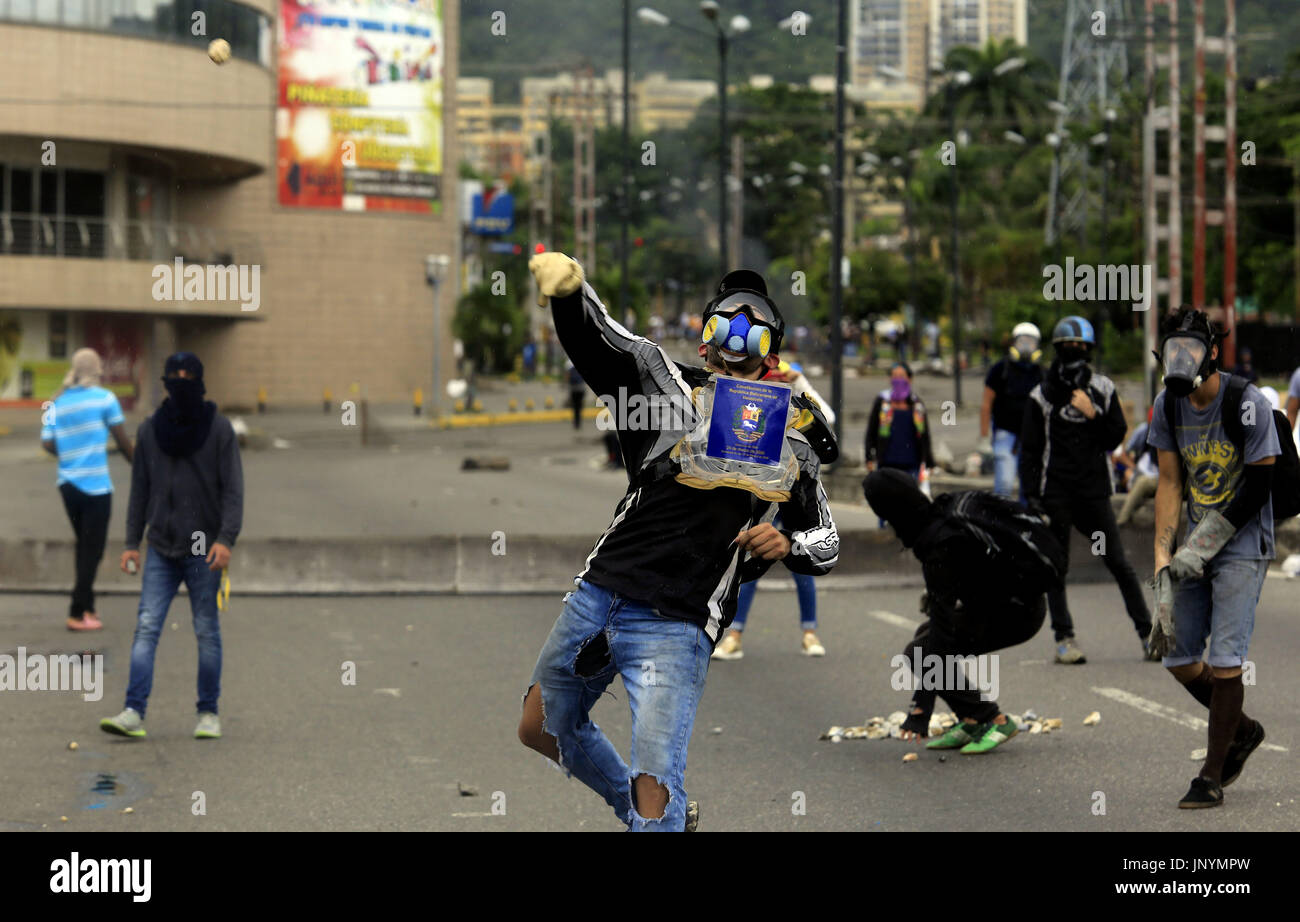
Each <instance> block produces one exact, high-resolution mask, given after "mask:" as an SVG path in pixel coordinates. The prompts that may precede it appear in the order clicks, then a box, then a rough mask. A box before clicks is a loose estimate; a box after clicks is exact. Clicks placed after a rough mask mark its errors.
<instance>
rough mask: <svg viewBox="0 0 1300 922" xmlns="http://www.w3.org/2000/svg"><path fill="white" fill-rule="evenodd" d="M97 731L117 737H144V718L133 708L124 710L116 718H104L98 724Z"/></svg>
mask: <svg viewBox="0 0 1300 922" xmlns="http://www.w3.org/2000/svg"><path fill="white" fill-rule="evenodd" d="M99 729H101V730H103V731H104V732H105V733H116V734H117V735H118V736H134V737H141V736H144V735H145V732H144V718H142V717H141V716H140V714H139V713H138V712H137V711H136V709H135V708H125V709H123V711H122V713H121V714H118V715H117V716H116V717H105V718H104V719H103V720H101V721H100V722H99Z"/></svg>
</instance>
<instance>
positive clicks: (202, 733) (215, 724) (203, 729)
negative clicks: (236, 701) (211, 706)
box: [194, 711, 221, 740]
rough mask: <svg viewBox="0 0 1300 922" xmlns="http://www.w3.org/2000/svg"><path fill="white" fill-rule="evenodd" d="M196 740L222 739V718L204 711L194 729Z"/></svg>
mask: <svg viewBox="0 0 1300 922" xmlns="http://www.w3.org/2000/svg"><path fill="white" fill-rule="evenodd" d="M194 738H195V739H196V740H219V739H221V718H219V717H217V715H216V714H213V713H212V712H211V711H204V712H203V713H202V714H200V715H199V722H198V725H197V726H195V728H194Z"/></svg>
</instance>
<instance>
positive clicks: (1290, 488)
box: [1147, 306, 1300, 808]
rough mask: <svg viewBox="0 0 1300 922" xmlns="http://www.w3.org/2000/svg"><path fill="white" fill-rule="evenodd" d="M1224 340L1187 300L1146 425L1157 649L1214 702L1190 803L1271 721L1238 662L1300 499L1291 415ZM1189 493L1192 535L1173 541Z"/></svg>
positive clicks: (1171, 325)
mask: <svg viewBox="0 0 1300 922" xmlns="http://www.w3.org/2000/svg"><path fill="white" fill-rule="evenodd" d="M1222 339H1223V336H1222V334H1221V333H1220V332H1219V331H1218V330H1216V329H1215V328H1214V326H1213V325H1212V324H1211V323H1210V319H1209V317H1208V316H1207V315H1206V314H1205V313H1204V312H1203V311H1198V310H1194V309H1192V308H1190V307H1186V306H1184V307H1182V308H1180V309H1179V310H1178V311H1177V312H1176V313H1174V314H1173V315H1171V316H1170V317H1169V318H1168V319H1167V320H1166V322H1165V330H1164V337H1163V339H1162V341H1161V344H1160V352H1159V353H1157V358H1158V359H1159V361H1160V362H1161V364H1162V365H1163V366H1164V370H1165V376H1164V384H1165V389H1164V390H1163V391H1162V392H1161V393H1160V395H1159V396H1158V397H1157V398H1156V401H1155V413H1154V414H1153V416H1152V421H1151V428H1150V430H1149V433H1148V435H1147V441H1148V443H1149V444H1150V445H1152V446H1154V447H1155V448H1156V449H1157V450H1158V451H1159V453H1160V485H1159V486H1158V487H1157V489H1156V545H1155V567H1156V577H1155V581H1154V582H1155V591H1156V615H1157V621H1156V625H1155V627H1154V628H1153V630H1152V633H1151V647H1152V649H1155V650H1157V651H1159V652H1160V653H1162V654H1163V659H1162V662H1163V663H1164V666H1165V668H1166V669H1168V670H1169V671H1170V672H1171V673H1173V675H1174V678H1176V679H1178V681H1179V682H1181V683H1182V685H1183V687H1184V688H1186V689H1187V691H1188V693H1189V694H1191V696H1192V697H1193V698H1195V699H1196V700H1197V701H1199V702H1200V703H1201V704H1202V705H1204V706H1205V707H1206V708H1208V709H1209V712H1210V714H1209V731H1208V736H1209V740H1208V744H1207V747H1206V755H1205V763H1204V764H1203V765H1202V766H1201V770H1200V772H1199V773H1198V774H1197V776H1196V777H1195V778H1194V779H1192V784H1191V787H1190V788H1189V789H1188V791H1187V793H1186V794H1185V795H1184V796H1183V799H1182V800H1181V801H1179V803H1178V806H1179V807H1182V808H1201V807H1217V806H1219V805H1221V804H1222V803H1223V789H1224V788H1225V787H1226V786H1228V785H1230V784H1232V783H1233V782H1234V781H1236V780H1237V777H1238V776H1239V775H1240V774H1241V770H1242V767H1243V766H1244V765H1245V762H1246V759H1247V758H1248V757H1249V756H1250V754H1251V753H1252V752H1254V751H1255V750H1256V749H1257V748H1258V747H1259V745H1260V743H1262V742H1263V741H1264V727H1263V725H1261V724H1260V723H1259V721H1256V720H1251V719H1250V718H1249V717H1247V716H1246V715H1245V713H1244V712H1243V711H1242V703H1243V700H1244V698H1245V689H1244V688H1243V686H1242V682H1241V670H1242V664H1243V663H1245V661H1246V654H1247V649H1248V647H1249V645H1250V640H1251V635H1252V633H1253V631H1254V625H1255V607H1256V605H1257V604H1258V602H1259V596H1260V592H1261V591H1262V590H1263V587H1264V578H1265V576H1266V575H1267V572H1268V562H1269V561H1270V560H1272V559H1273V523H1274V520H1275V518H1277V517H1278V516H1279V515H1293V514H1295V512H1296V500H1297V498H1300V488H1298V487H1297V485H1296V484H1297V477H1298V476H1300V474H1298V473H1297V472H1298V471H1300V462H1297V461H1296V458H1295V451H1294V446H1290V448H1291V450H1290V451H1289V452H1287V453H1286V454H1284V453H1283V448H1282V445H1281V444H1280V440H1279V438H1278V430H1279V429H1280V428H1283V427H1285V425H1286V423H1285V419H1282V420H1281V421H1278V420H1277V419H1276V418H1275V414H1274V411H1273V408H1272V405H1271V404H1270V403H1269V402H1268V400H1267V399H1266V398H1265V397H1264V395H1263V394H1261V393H1260V391H1259V389H1258V388H1257V387H1255V386H1254V385H1253V384H1249V383H1247V382H1246V381H1245V380H1243V379H1242V378H1239V377H1236V376H1234V375H1227V374H1224V373H1222V372H1219V371H1218V370H1217V360H1218V357H1219V344H1220V343H1221V342H1222ZM1277 415H1278V416H1280V415H1281V414H1277ZM1287 441H1288V442H1289V441H1290V440H1289V439H1288V440H1287ZM1184 494H1186V499H1187V530H1188V534H1187V539H1186V542H1185V543H1184V544H1183V546H1182V547H1179V548H1177V550H1176V551H1175V539H1176V535H1177V533H1178V509H1179V505H1180V504H1181V502H1182V500H1183V498H1184ZM1207 640H1208V642H1209V644H1208V645H1209V655H1208V660H1209V661H1208V663H1207V662H1204V661H1203V660H1202V657H1204V656H1205V654H1206V641H1207Z"/></svg>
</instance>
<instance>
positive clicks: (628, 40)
mask: <svg viewBox="0 0 1300 922" xmlns="http://www.w3.org/2000/svg"><path fill="white" fill-rule="evenodd" d="M631 57H632V0H623V151H622V153H623V156H622V161H623V194H622V196H620V200H621V201H620V204H621V206H622V207H621V208H620V209H619V211H620V212H621V214H620V217H621V218H622V219H623V221H622V224H623V226H622V227H621V228H620V229H619V258H618V269H619V272H618V310H619V316H620V317H623V318H626V317H627V311H628V308H629V307H631V305H630V304H629V303H628V302H629V301H630V300H631V296H630V294H629V291H628V279H627V236H628V234H627V225H628V221H629V220H630V219H631V209H632V203H631V201H630V199H631V194H632V167H631V164H630V163H629V161H630V160H631V159H632V151H631V142H630V140H629V134H628V132H629V131H630V130H631V129H630V128H629V127H628V118H629V114H628V113H629V112H630V110H631V108H632V106H631V95H630V94H631V86H630V81H631V79H632V71H631Z"/></svg>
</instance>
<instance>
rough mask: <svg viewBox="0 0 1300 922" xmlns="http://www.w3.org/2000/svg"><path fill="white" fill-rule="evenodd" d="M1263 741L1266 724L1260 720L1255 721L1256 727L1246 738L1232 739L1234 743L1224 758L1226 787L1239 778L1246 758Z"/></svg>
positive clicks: (1224, 785)
mask: <svg viewBox="0 0 1300 922" xmlns="http://www.w3.org/2000/svg"><path fill="white" fill-rule="evenodd" d="M1262 742H1264V725H1263V724H1262V723H1260V722H1259V721H1258V720H1257V721H1255V729H1254V730H1252V731H1251V732H1250V733H1249V734H1248V735H1247V736H1246V737H1245V738H1243V739H1236V740H1233V741H1232V745H1231V746H1229V747H1228V754H1227V755H1226V756H1225V757H1224V759H1223V785H1222V786H1223V787H1225V788H1226V787H1227V786H1228V785H1230V784H1232V782H1234V781H1236V780H1237V776H1238V775H1240V774H1241V769H1242V768H1243V767H1244V766H1245V764H1246V760H1247V759H1248V758H1250V754H1251V753H1252V752H1254V751H1255V750H1256V749H1258V748H1259V744H1260V743H1262Z"/></svg>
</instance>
